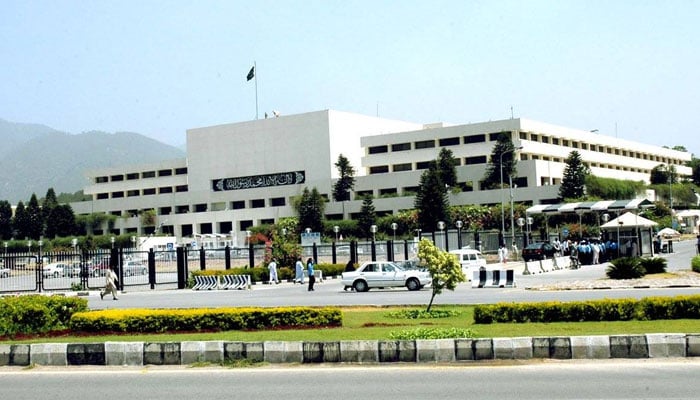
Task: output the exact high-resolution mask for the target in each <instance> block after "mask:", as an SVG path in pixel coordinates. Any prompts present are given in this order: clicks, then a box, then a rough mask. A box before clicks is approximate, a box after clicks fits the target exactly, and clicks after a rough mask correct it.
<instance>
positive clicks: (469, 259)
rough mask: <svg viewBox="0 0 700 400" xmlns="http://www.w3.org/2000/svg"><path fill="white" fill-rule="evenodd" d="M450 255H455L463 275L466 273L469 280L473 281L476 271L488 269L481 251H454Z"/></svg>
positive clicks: (465, 249) (464, 249)
mask: <svg viewBox="0 0 700 400" xmlns="http://www.w3.org/2000/svg"><path fill="white" fill-rule="evenodd" d="M450 254H454V255H455V256H456V257H457V260H458V261H459V265H460V266H461V267H462V273H464V276H465V277H466V278H467V279H468V280H471V279H472V276H474V271H478V270H479V269H480V268H486V259H485V258H484V256H483V255H482V254H481V252H480V251H479V250H476V249H469V248H462V249H458V250H452V251H450Z"/></svg>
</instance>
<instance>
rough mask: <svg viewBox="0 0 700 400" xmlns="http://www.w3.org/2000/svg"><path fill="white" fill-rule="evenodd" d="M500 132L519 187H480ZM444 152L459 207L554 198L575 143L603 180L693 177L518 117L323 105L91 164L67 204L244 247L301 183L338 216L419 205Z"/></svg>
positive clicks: (653, 154)
mask: <svg viewBox="0 0 700 400" xmlns="http://www.w3.org/2000/svg"><path fill="white" fill-rule="evenodd" d="M503 132H506V133H509V134H510V135H511V138H512V140H513V143H514V145H515V147H516V148H520V149H519V150H517V159H518V164H517V177H516V178H514V180H513V184H514V185H513V187H514V189H513V190H512V191H509V190H508V189H504V190H498V189H496V190H482V189H481V187H480V181H481V180H482V179H483V176H484V173H485V171H486V167H487V163H488V159H489V156H490V154H491V152H492V150H493V146H494V144H495V143H496V140H497V137H498V135H499V134H501V133H503ZM442 148H448V149H450V150H451V151H452V153H453V154H454V156H455V158H456V159H457V161H458V166H457V176H458V181H459V183H460V186H461V188H462V191H461V192H459V193H452V194H450V195H449V196H450V203H451V204H452V205H461V204H499V203H500V202H502V201H506V202H508V201H510V193H512V196H513V200H514V201H515V202H516V203H525V204H527V205H536V204H547V203H553V202H556V198H557V195H558V191H559V184H560V182H561V179H562V175H563V170H564V167H565V163H564V160H565V159H566V158H567V157H568V155H569V153H570V152H571V151H573V150H577V151H578V152H579V153H580V154H581V157H582V159H583V161H584V162H585V163H586V164H587V165H588V166H589V167H590V169H591V172H592V173H593V174H594V175H596V176H600V177H611V178H617V179H630V180H635V181H645V182H648V180H649V174H650V172H651V169H652V168H654V167H655V166H657V165H659V164H670V165H673V166H674V167H675V168H676V170H677V171H678V173H679V174H681V175H690V174H691V170H690V168H688V167H686V166H685V165H686V162H688V161H690V159H691V154H690V153H687V152H681V151H676V150H671V149H668V148H664V147H659V146H652V145H647V144H643V143H638V142H634V141H630V140H625V139H620V138H617V137H611V136H605V135H601V134H598V133H594V132H590V131H587V130H580V129H573V128H566V127H561V126H556V125H550V124H547V123H543V122H537V121H531V120H527V119H522V118H516V119H507V120H501V121H489V122H481V123H472V124H462V125H450V124H446V123H432V124H417V123H410V122H404V121H396V120H390V119H384V118H377V117H371V116H365V115H359V114H353V113H347V112H341V111H335V110H323V111H315V112H309V113H304V114H297V115H288V116H279V117H276V118H266V119H259V120H253V121H246V122H239V123H232V124H225V125H217V126H210V127H204V128H194V129H190V130H188V131H187V151H186V154H187V156H186V158H182V159H176V160H170V161H163V162H157V163H153V164H141V165H124V166H120V167H115V168H105V169H99V170H93V171H89V172H88V173H87V174H88V178H89V180H90V182H91V184H90V185H88V186H87V187H85V189H84V193H85V194H86V195H89V196H91V198H92V199H91V200H90V201H83V202H77V203H72V204H71V206H72V207H73V210H74V211H75V213H76V214H89V213H94V212H104V213H107V214H112V215H115V216H118V217H119V218H117V220H116V222H115V223H114V226H113V227H110V230H109V233H112V234H130V233H133V234H134V235H146V234H149V233H153V232H154V230H158V231H159V232H162V233H165V234H170V235H173V236H176V237H177V238H178V240H179V241H180V242H181V243H189V242H191V241H192V238H195V239H196V238H198V237H202V236H204V235H206V236H209V237H221V238H222V240H224V241H226V242H228V241H229V240H232V241H233V242H234V243H233V244H234V245H241V244H243V243H244V240H245V234H242V233H243V232H245V231H246V230H247V228H249V227H250V226H255V225H258V224H267V223H274V222H276V221H277V220H278V219H279V218H282V217H288V216H294V215H296V213H295V211H294V209H293V207H292V199H293V198H294V197H295V196H299V195H300V194H301V193H302V191H303V190H304V188H305V187H308V188H313V187H316V188H317V189H318V191H319V192H320V193H321V194H322V195H324V196H325V197H327V198H328V199H329V202H328V203H327V205H326V216H327V217H328V218H330V219H341V218H343V217H345V218H352V217H354V216H356V215H357V213H359V211H360V207H361V205H362V200H361V198H362V196H363V195H365V194H371V195H373V196H374V200H373V202H374V206H375V208H376V211H377V213H378V214H379V215H382V214H389V213H396V212H398V211H400V210H406V209H412V208H413V203H414V197H413V193H415V191H416V189H417V186H418V182H419V179H420V175H421V174H422V172H423V170H424V169H426V168H427V167H428V164H429V162H430V161H431V160H434V159H435V158H436V157H437V155H438V153H439V152H440V150H441V149H442ZM340 154H342V155H344V156H345V157H347V158H348V159H349V161H350V163H351V165H352V166H353V167H354V168H355V171H356V175H355V178H356V182H355V187H354V190H353V193H352V194H351V198H352V199H351V200H350V201H345V202H335V201H333V200H332V190H333V184H334V182H335V180H336V179H337V178H338V171H337V168H336V167H335V165H334V164H335V163H336V161H337V160H338V156H339V155H340ZM504 196H505V199H504ZM149 209H153V210H155V212H156V214H157V216H156V220H157V221H156V224H155V226H149V227H144V226H141V222H140V221H141V219H140V218H139V217H138V214H139V212H141V211H143V210H149ZM107 231H108V228H107V227H103V230H102V231H101V232H95V233H106V232H107Z"/></svg>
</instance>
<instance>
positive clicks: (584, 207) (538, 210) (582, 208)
mask: <svg viewBox="0 0 700 400" xmlns="http://www.w3.org/2000/svg"><path fill="white" fill-rule="evenodd" d="M653 207H654V203H652V202H651V201H649V200H647V199H633V200H601V201H581V202H574V203H560V204H549V205H547V204H538V205H535V206H532V207H530V208H528V209H527V210H525V213H526V214H566V213H586V212H591V211H601V212H605V211H614V212H620V211H626V210H644V209H647V208H653Z"/></svg>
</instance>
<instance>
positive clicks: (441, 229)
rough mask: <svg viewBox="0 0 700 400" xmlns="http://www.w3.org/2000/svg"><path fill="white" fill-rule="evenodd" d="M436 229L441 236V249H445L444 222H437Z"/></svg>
mask: <svg viewBox="0 0 700 400" xmlns="http://www.w3.org/2000/svg"><path fill="white" fill-rule="evenodd" d="M437 227H438V229H440V236H442V241H443V242H442V245H443V247H447V240H446V239H447V238H445V232H444V230H445V222H444V221H438V223H437Z"/></svg>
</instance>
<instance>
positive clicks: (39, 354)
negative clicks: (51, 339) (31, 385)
mask: <svg viewBox="0 0 700 400" xmlns="http://www.w3.org/2000/svg"><path fill="white" fill-rule="evenodd" d="M67 347H68V345H67V344H66V343H38V344H31V345H29V362H30V364H37V365H56V366H66V365H68V360H67V358H66V348H67Z"/></svg>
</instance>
